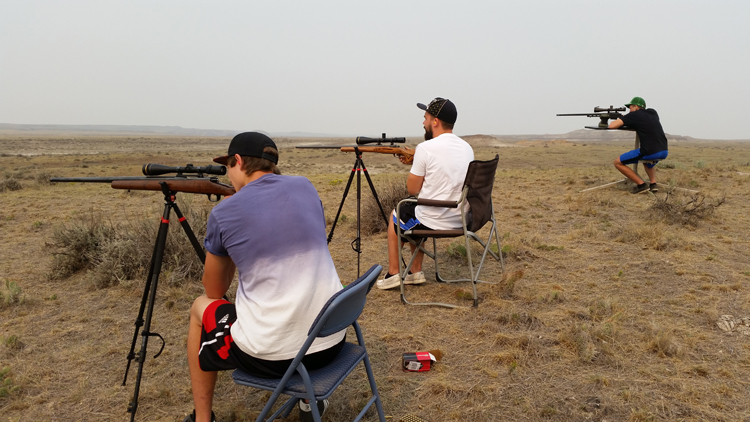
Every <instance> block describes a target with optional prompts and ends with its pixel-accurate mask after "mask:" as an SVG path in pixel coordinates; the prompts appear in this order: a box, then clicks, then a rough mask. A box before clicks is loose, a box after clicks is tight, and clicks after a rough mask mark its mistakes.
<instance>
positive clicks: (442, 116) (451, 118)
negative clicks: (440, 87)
mask: <svg viewBox="0 0 750 422" xmlns="http://www.w3.org/2000/svg"><path fill="white" fill-rule="evenodd" d="M417 107H419V108H421V109H422V110H425V111H426V112H428V113H430V114H431V115H432V116H434V117H437V118H438V119H439V120H442V121H444V122H446V123H450V124H454V123H456V117H458V111H456V105H455V104H453V102H452V101H451V100H449V99H447V98H440V97H437V98H435V99H434V100H432V101H430V104H428V105H424V104H422V103H417Z"/></svg>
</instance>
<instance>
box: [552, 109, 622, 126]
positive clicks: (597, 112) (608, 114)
mask: <svg viewBox="0 0 750 422" xmlns="http://www.w3.org/2000/svg"><path fill="white" fill-rule="evenodd" d="M621 111H625V107H617V108H615V107H614V106H609V108H604V107H599V106H596V107H594V112H593V113H572V114H558V116H586V117H598V118H599V126H597V127H589V126H586V127H587V128H589V129H606V128H608V127H609V121H610V120H617V119H619V118H621V117H622V114H620V112H621Z"/></svg>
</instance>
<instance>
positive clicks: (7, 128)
mask: <svg viewBox="0 0 750 422" xmlns="http://www.w3.org/2000/svg"><path fill="white" fill-rule="evenodd" d="M252 130H254V131H256V132H262V133H265V134H268V135H270V136H286V137H292V138H311V137H318V138H320V137H341V136H343V135H332V134H325V133H310V132H273V133H271V132H268V131H264V130H258V129H252ZM240 132H241V131H240V130H222V129H196V128H184V127H180V126H137V125H21V124H12V123H0V134H23V133H28V134H35V135H48V134H71V135H72V134H81V135H94V134H107V135H118V134H122V135H165V136H210V137H225V136H234V135H236V134H238V133H240Z"/></svg>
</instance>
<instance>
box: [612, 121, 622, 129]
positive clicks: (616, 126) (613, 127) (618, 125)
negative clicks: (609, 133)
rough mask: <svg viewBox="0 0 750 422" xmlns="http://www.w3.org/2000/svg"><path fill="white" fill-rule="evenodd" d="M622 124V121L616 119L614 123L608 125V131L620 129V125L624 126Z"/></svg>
mask: <svg viewBox="0 0 750 422" xmlns="http://www.w3.org/2000/svg"><path fill="white" fill-rule="evenodd" d="M624 124H625V123H624V122H623V121H622V119H617V120H615V121H614V122H612V123H610V124H609V128H610V129H617V128H620V127H622V125H624Z"/></svg>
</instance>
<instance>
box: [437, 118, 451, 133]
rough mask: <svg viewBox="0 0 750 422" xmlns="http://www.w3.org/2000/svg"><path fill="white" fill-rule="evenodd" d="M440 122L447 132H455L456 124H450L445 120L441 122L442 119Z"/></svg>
mask: <svg viewBox="0 0 750 422" xmlns="http://www.w3.org/2000/svg"><path fill="white" fill-rule="evenodd" d="M438 120H439V121H440V124H442V125H443V129H445V130H453V125H454V123H448V122H446V121H445V120H440V119H438Z"/></svg>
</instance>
